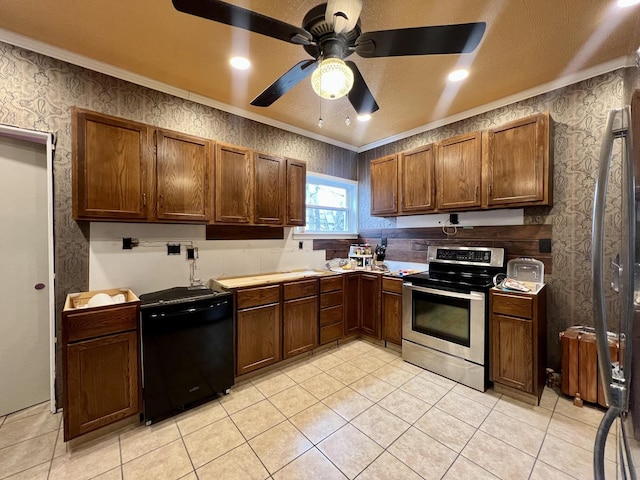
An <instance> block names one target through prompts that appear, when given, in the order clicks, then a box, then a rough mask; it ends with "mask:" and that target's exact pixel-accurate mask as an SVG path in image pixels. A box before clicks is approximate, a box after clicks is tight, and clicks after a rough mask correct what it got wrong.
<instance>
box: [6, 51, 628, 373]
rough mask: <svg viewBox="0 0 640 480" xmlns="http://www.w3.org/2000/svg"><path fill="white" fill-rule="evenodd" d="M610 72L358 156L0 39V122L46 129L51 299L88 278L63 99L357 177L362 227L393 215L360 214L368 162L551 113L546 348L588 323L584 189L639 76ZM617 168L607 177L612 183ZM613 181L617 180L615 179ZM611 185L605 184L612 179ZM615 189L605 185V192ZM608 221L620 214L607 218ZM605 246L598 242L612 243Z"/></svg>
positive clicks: (536, 212) (543, 214) (536, 219)
mask: <svg viewBox="0 0 640 480" xmlns="http://www.w3.org/2000/svg"><path fill="white" fill-rule="evenodd" d="M630 70H631V69H626V70H618V71H615V72H612V73H609V74H605V75H601V76H599V77H596V78H592V79H589V80H586V81H583V82H580V83H578V84H575V85H571V86H569V87H566V88H563V89H560V90H556V91H553V92H550V93H547V94H544V95H540V96H537V97H534V98H531V99H527V100H524V101H521V102H518V103H515V104H512V105H509V106H507V107H504V108H500V109H497V110H494V111H491V112H488V113H485V114H482V115H478V116H475V117H472V118H469V119H466V120H463V121H460V122H456V123H454V124H451V125H447V126H444V127H441V128H438V129H435V130H432V131H429V132H425V133H421V134H419V135H415V136H412V137H409V138H407V139H403V140H400V141H398V142H394V143H392V144H389V145H385V146H383V147H379V148H376V149H374V150H371V151H368V152H365V153H362V154H360V155H356V154H355V153H354V152H350V151H347V150H344V149H341V148H339V147H335V146H332V145H328V144H325V143H322V142H319V141H316V140H312V139H309V138H306V137H302V136H299V135H296V134H293V133H290V132H286V131H283V130H280V129H277V128H274V127H270V126H267V125H264V124H260V123H257V122H254V121H251V120H248V119H244V118H241V117H238V116H236V115H232V114H228V113H225V112H222V111H219V110H216V109H213V108H210V107H207V106H203V105H200V104H197V103H194V102H191V101H187V100H184V99H181V98H177V97H173V96H171V95H167V94H164V93H161V92H157V91H154V90H151V89H148V88H144V87H140V86H137V85H134V84H131V83H128V82H125V81H122V80H118V79H115V78H112V77H109V76H107V75H103V74H100V73H96V72H93V71H91V70H87V69H84V68H81V67H77V66H74V65H71V64H68V63H65V62H62V61H59V60H55V59H52V58H50V57H46V56H43V55H40V54H37V53H34V52H31V51H28V50H25V49H21V48H18V47H15V46H12V45H9V44H5V43H0V123H3V124H7V125H13V126H18V127H22V128H29V129H34V130H39V131H47V132H55V133H56V135H57V147H56V153H55V159H54V195H55V198H54V228H55V249H56V251H55V261H56V274H57V284H56V287H57V288H56V302H57V310H58V311H59V310H60V308H61V306H62V303H63V301H64V297H65V295H66V293H68V292H71V291H80V290H85V289H86V288H87V285H88V235H89V229H88V224H86V223H82V224H78V223H76V222H75V221H73V220H72V219H71V135H70V133H71V131H70V107H72V106H74V105H76V106H79V107H82V108H87V109H90V110H94V111H98V112H103V113H106V114H110V115H116V116H120V117H124V118H128V119H131V120H136V121H140V122H144V123H148V124H152V125H156V126H159V127H163V128H168V129H172V130H176V131H181V132H185V133H189V134H193V135H201V136H204V137H209V138H213V139H216V140H220V141H223V142H227V143H231V144H236V145H242V146H247V147H250V148H255V149H258V150H263V151H267V152H269V153H273V154H279V155H286V156H289V157H293V158H299V159H303V160H306V161H307V162H308V167H309V170H310V171H314V172H319V173H325V174H329V175H336V176H341V177H344V178H349V179H354V180H355V179H358V181H359V183H360V187H361V188H360V189H359V190H360V195H361V197H360V207H359V209H360V212H359V214H360V219H359V222H360V228H378V227H384V228H393V227H395V221H394V220H393V219H381V218H372V217H370V216H369V213H368V212H369V208H370V199H369V197H368V184H369V168H368V167H369V160H371V159H373V158H377V157H379V156H382V155H385V154H388V153H395V152H398V151H402V150H406V149H410V148H413V147H416V146H419V145H423V144H426V143H430V142H433V141H437V140H441V139H444V138H448V137H451V136H455V135H458V134H461V133H464V132H469V131H474V130H478V129H483V128H488V127H491V126H494V125H500V124H502V123H505V122H508V121H510V120H513V119H517V118H521V117H524V116H527V115H531V114H534V113H537V112H543V111H549V112H551V115H552V117H553V120H554V121H555V139H554V143H555V178H554V196H555V199H554V206H553V208H551V209H549V208H531V209H525V222H526V223H547V224H552V225H553V232H554V233H553V237H554V239H553V264H554V268H555V269H556V270H555V271H556V272H562V273H561V274H560V273H557V274H556V275H554V276H553V277H549V278H548V280H549V283H550V294H551V298H550V307H549V312H550V328H549V333H548V335H549V341H550V354H549V360H550V363H551V364H552V365H557V361H558V358H559V356H558V355H559V353H558V348H557V343H558V342H557V334H558V332H559V331H561V330H563V329H564V328H565V327H566V326H568V325H572V324H576V323H584V324H590V323H591V282H590V271H589V267H588V266H589V255H590V232H591V208H592V198H591V197H592V192H593V187H594V182H595V173H596V164H597V159H598V154H599V148H600V137H601V135H602V130H603V128H604V123H605V118H606V113H607V111H608V110H609V109H610V108H613V107H618V106H620V105H621V104H622V100H623V98H628V92H630V91H632V90H633V89H634V88H637V87H638V86H640V79H639V77H638V75H637V73H636V72H635V71H634V72H630ZM616 179H618V181H619V176H616V175H613V181H614V183H615V181H616ZM614 187H615V185H614ZM613 191H614V193H615V188H613ZM614 197H615V194H614ZM608 222H609V225H610V227H611V230H612V231H615V229H616V228H617V227H618V226H619V223H620V215H615V214H613V215H610V218H608ZM613 248H614V245H610V246H609V248H608V252H611V251H613Z"/></svg>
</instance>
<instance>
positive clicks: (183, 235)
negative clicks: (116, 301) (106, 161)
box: [89, 222, 326, 295]
mask: <svg viewBox="0 0 640 480" xmlns="http://www.w3.org/2000/svg"><path fill="white" fill-rule="evenodd" d="M284 232H285V239H284V240H205V227H204V226H203V225H161V224H132V223H111V222H105V223H102V222H92V223H91V240H90V243H89V289H90V290H101V289H107V288H119V287H129V288H131V289H132V290H133V292H134V293H136V294H137V295H140V294H142V293H147V292H152V291H155V290H161V289H165V288H171V287H176V286H187V285H189V263H190V262H189V261H187V260H186V247H187V245H186V244H187V243H188V242H193V245H194V246H196V247H198V250H199V258H198V260H197V262H196V265H197V270H196V272H195V273H196V275H195V276H196V278H200V279H202V280H203V281H204V282H206V281H208V280H209V279H210V278H220V277H229V276H238V275H251V274H256V273H268V272H279V271H288V270H297V269H307V268H322V267H324V265H325V263H326V260H325V252H324V250H315V251H314V250H313V241H312V240H305V241H304V242H303V248H302V249H299V248H298V242H299V241H298V240H294V239H293V238H292V232H293V229H291V228H285V229H284ZM123 237H132V238H137V239H138V240H139V241H140V246H139V247H135V248H133V249H132V250H123V249H122V238H123ZM168 242H170V243H181V253H180V255H167V247H166V243H168Z"/></svg>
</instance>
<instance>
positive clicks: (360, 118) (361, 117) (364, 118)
mask: <svg viewBox="0 0 640 480" xmlns="http://www.w3.org/2000/svg"><path fill="white" fill-rule="evenodd" d="M369 120H371V115H369V114H368V113H367V114H366V115H358V121H359V122H368V121H369Z"/></svg>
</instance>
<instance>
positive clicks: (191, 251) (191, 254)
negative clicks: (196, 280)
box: [187, 247, 196, 260]
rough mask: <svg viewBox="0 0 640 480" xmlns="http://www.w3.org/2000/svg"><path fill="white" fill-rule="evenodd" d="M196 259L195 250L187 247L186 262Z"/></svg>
mask: <svg viewBox="0 0 640 480" xmlns="http://www.w3.org/2000/svg"><path fill="white" fill-rule="evenodd" d="M195 259H196V249H195V248H194V247H187V260H195Z"/></svg>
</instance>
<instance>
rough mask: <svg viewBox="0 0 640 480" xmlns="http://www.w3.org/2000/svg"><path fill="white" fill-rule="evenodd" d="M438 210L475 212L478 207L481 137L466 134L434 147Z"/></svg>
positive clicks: (480, 183) (477, 133) (476, 134)
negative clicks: (471, 210)
mask: <svg viewBox="0 0 640 480" xmlns="http://www.w3.org/2000/svg"><path fill="white" fill-rule="evenodd" d="M436 172H437V190H438V192H437V206H438V210H461V209H462V210H464V209H475V208H479V207H480V205H481V199H480V188H481V185H482V134H481V133H480V132H473V133H468V134H465V135H460V136H458V137H454V138H449V139H447V140H444V141H442V142H440V143H439V144H438V148H437V155H436Z"/></svg>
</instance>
